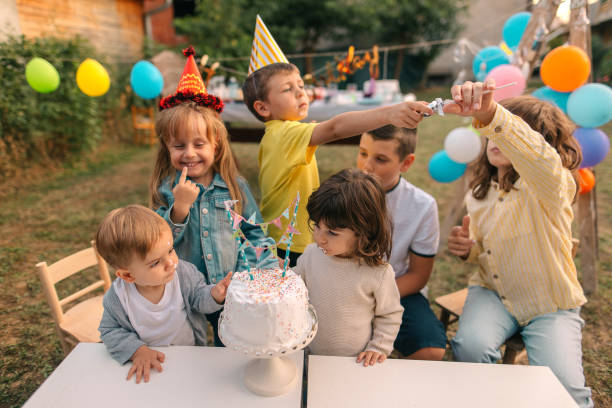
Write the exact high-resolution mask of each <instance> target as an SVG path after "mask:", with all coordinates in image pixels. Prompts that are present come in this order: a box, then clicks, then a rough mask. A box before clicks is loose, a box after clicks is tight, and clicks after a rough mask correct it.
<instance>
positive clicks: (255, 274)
mask: <svg viewBox="0 0 612 408" xmlns="http://www.w3.org/2000/svg"><path fill="white" fill-rule="evenodd" d="M312 326H313V317H312V315H311V313H310V312H309V310H308V290H307V289H306V285H304V281H303V280H302V279H301V278H300V277H299V276H297V275H296V274H295V273H294V272H293V271H292V270H287V271H286V272H285V273H284V274H283V271H282V270H281V269H270V270H261V269H251V270H250V271H245V272H236V273H234V275H233V276H232V281H231V282H230V285H229V287H228V289H227V296H226V298H225V307H224V309H223V314H222V318H221V321H220V323H219V329H220V330H219V332H220V334H221V340H222V341H223V343H224V344H225V345H226V346H228V347H229V346H234V347H240V348H244V349H246V350H261V351H262V352H282V351H284V350H291V349H293V348H294V347H296V346H298V345H299V344H300V343H302V342H304V341H305V340H306V338H307V337H308V335H309V334H310V332H311V330H312Z"/></svg>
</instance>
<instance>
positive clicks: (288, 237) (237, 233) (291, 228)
mask: <svg viewBox="0 0 612 408" xmlns="http://www.w3.org/2000/svg"><path fill="white" fill-rule="evenodd" d="M236 202H237V200H226V201H224V202H223V204H224V205H225V210H226V212H227V217H228V221H229V223H230V225H231V226H232V231H233V232H234V235H233V236H234V238H235V239H236V243H237V244H238V251H239V252H240V256H241V258H242V260H243V265H244V266H245V268H246V269H245V270H246V271H247V272H249V276H250V277H251V279H253V275H251V273H250V264H249V261H248V259H247V257H246V254H245V253H244V248H249V247H251V248H253V250H254V251H255V254H256V259H257V260H258V261H259V258H260V257H261V253H262V252H263V251H265V250H266V249H271V250H275V251H276V250H277V248H278V246H277V245H278V244H287V249H286V250H285V261H284V265H283V277H284V276H285V272H286V271H287V267H288V266H289V251H290V250H291V243H292V242H293V235H294V234H300V231H298V230H297V229H296V228H295V221H296V219H297V210H298V205H299V204H300V193H299V192H298V193H297V196H296V197H295V198H294V199H293V201H292V202H291V204H290V205H289V207H287V208H285V210H284V211H283V212H282V213H281V215H279V216H278V217H276V218H275V219H273V220H272V221H270V222H262V223H257V222H256V221H255V213H253V214H252V215H251V216H250V217H249V219H248V220H247V219H246V218H244V217H243V216H242V215H240V214H238V213H237V212H235V211H234V210H233V209H232V208H233V207H234V204H236ZM291 209H293V212H292V213H291V216H290V215H289V214H290V210H291ZM282 217H284V218H287V219H288V220H289V224H288V225H287V228H286V229H285V232H284V234H283V236H282V237H281V238H280V240H279V241H278V243H276V242H275V243H274V245H266V246H263V247H258V246H256V245H253V244H252V243H251V241H249V240H248V239H247V238H246V236H245V235H244V233H243V232H242V230H241V229H240V224H241V223H242V222H246V223H247V224H249V225H253V226H257V227H260V228H261V230H262V231H263V232H264V234H266V235H267V233H268V226H269V225H270V224H273V225H275V226H276V227H278V228H282V225H283V224H282ZM256 266H257V265H256Z"/></svg>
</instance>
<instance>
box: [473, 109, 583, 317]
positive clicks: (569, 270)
mask: <svg viewBox="0 0 612 408" xmlns="http://www.w3.org/2000/svg"><path fill="white" fill-rule="evenodd" d="M474 127H476V128H479V131H480V133H481V134H482V135H483V136H486V137H487V138H489V139H490V140H491V141H493V142H494V143H495V144H496V145H497V146H498V147H499V149H500V150H501V151H502V152H503V153H504V155H505V156H506V157H507V158H508V159H509V160H510V161H511V162H512V165H513V166H514V169H515V170H516V171H517V173H518V174H519V175H520V177H519V179H518V180H517V181H516V183H515V184H514V189H512V190H510V192H508V193H506V192H505V191H503V190H500V189H498V186H497V184H495V183H493V185H492V186H491V188H489V192H488V194H487V196H486V197H485V198H484V199H483V200H476V199H475V198H474V197H473V196H472V194H471V191H470V192H469V193H468V194H467V197H466V204H467V209H468V213H469V215H470V217H471V221H470V236H471V238H472V239H474V240H475V241H476V245H474V246H473V247H472V251H471V252H470V256H469V258H468V261H476V262H477V263H478V266H479V268H478V272H476V273H475V274H474V275H473V276H472V277H471V279H470V285H480V286H484V287H486V288H489V289H492V290H494V291H495V292H497V294H498V295H499V297H500V298H501V300H502V302H503V303H504V305H505V306H506V308H507V309H508V311H509V312H510V313H511V314H512V315H513V316H514V317H515V318H516V319H517V321H518V322H519V324H521V325H525V324H527V323H528V322H529V321H530V320H531V319H532V318H534V317H535V316H538V315H541V314H545V313H552V312H555V311H557V310H558V309H571V308H575V307H578V306H581V305H582V304H584V303H585V302H586V298H585V297H584V294H583V292H582V287H581V286H580V283H579V282H578V279H577V276H576V266H575V265H574V261H573V259H572V255H571V252H572V241H571V239H572V231H571V225H572V219H573V217H574V214H573V211H572V200H573V198H574V195H575V193H576V184H575V183H574V179H573V178H572V175H571V173H570V171H569V170H567V169H566V168H564V167H563V165H562V164H561V158H560V157H559V154H558V153H557V151H556V150H555V149H554V148H553V147H552V146H550V145H549V144H548V143H547V142H546V141H545V140H544V137H543V136H542V135H540V134H539V133H538V132H536V131H534V130H533V129H531V128H530V127H529V125H527V124H526V123H525V122H524V121H523V120H522V119H521V118H519V117H518V116H515V115H513V114H511V113H510V112H508V111H507V110H506V109H505V108H504V107H502V106H501V105H498V107H497V110H496V112H495V116H494V118H493V120H492V121H491V123H490V124H489V125H487V126H483V125H482V124H481V123H479V122H478V121H476V120H475V121H474Z"/></svg>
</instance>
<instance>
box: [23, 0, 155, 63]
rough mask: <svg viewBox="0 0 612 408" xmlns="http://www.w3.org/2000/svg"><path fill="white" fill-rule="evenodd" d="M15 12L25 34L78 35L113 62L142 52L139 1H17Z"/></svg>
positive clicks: (142, 24)
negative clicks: (87, 40)
mask: <svg viewBox="0 0 612 408" xmlns="http://www.w3.org/2000/svg"><path fill="white" fill-rule="evenodd" d="M17 12H18V14H19V24H20V26H21V31H22V33H23V34H24V35H25V36H26V37H42V36H55V37H60V38H70V37H73V36H76V35H80V36H82V37H85V38H87V39H89V40H90V42H91V43H92V45H93V46H94V47H95V48H96V49H97V50H98V51H99V52H100V53H102V54H105V55H107V56H109V57H110V58H111V59H112V60H114V61H133V60H134V59H137V58H138V57H140V56H141V55H142V48H143V42H144V37H145V29H144V18H143V2H142V0H95V1H91V0H69V1H68V0H19V1H18V3H17Z"/></svg>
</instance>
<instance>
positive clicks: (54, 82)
mask: <svg viewBox="0 0 612 408" xmlns="http://www.w3.org/2000/svg"><path fill="white" fill-rule="evenodd" d="M25 76H26V81H28V84H30V86H31V87H32V89H34V90H35V91H36V92H40V93H49V92H53V91H55V90H56V89H57V87H58V86H59V84H60V76H59V74H58V72H57V69H55V67H54V66H53V65H51V64H50V63H49V61H47V60H45V59H43V58H39V57H35V58H32V59H31V60H30V62H28V63H27V64H26V69H25Z"/></svg>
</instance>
